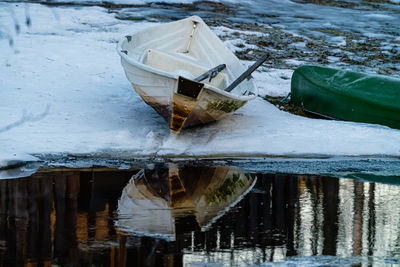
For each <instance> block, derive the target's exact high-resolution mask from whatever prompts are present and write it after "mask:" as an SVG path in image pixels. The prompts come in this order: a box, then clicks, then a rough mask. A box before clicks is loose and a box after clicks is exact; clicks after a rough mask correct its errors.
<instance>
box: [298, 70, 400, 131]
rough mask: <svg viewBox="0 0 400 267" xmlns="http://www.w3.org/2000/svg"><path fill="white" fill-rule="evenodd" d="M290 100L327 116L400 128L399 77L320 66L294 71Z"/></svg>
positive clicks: (307, 109) (312, 111)
mask: <svg viewBox="0 0 400 267" xmlns="http://www.w3.org/2000/svg"><path fill="white" fill-rule="evenodd" d="M291 102H292V103H293V104H295V105H297V106H300V107H302V108H303V109H304V110H306V111H309V112H311V113H316V114H319V115H322V116H325V117H329V118H335V119H341V120H347V121H356V122H366V123H375V124H382V125H387V126H389V127H392V128H397V129H400V80H399V79H394V78H391V77H387V76H381V75H369V74H365V73H357V72H352V71H343V70H336V69H331V68H325V67H318V66H301V67H299V68H298V69H296V70H295V72H294V73H293V76H292V84H291Z"/></svg>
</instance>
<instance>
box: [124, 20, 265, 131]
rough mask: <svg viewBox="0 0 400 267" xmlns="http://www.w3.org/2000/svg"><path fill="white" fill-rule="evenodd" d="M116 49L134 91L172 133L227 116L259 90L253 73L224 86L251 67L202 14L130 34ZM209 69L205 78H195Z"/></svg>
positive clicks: (252, 97) (253, 96)
mask: <svg viewBox="0 0 400 267" xmlns="http://www.w3.org/2000/svg"><path fill="white" fill-rule="evenodd" d="M117 51H118V53H119V55H120V56H121V64H122V66H123V68H124V70H125V74H126V76H127V78H128V80H129V82H131V84H132V86H133V88H134V89H135V91H136V92H137V93H138V94H139V95H140V96H141V97H142V98H143V100H144V101H145V102H146V103H147V104H148V105H150V106H151V107H153V108H154V109H155V110H156V111H157V112H158V113H159V114H160V115H161V116H162V117H164V119H165V120H166V121H167V122H168V123H169V125H170V130H171V132H172V133H179V132H180V131H181V129H182V128H186V127H190V126H193V125H197V124H203V123H208V122H211V121H216V120H220V119H223V118H224V117H226V116H228V115H230V114H232V113H233V112H234V111H236V110H237V109H238V108H240V107H242V106H243V105H244V104H246V103H247V101H249V100H251V99H254V98H255V97H256V95H257V94H258V91H257V87H256V86H255V83H254V80H253V79H252V78H249V79H245V80H243V82H241V83H240V84H239V85H238V86H236V87H235V88H233V90H231V91H230V92H228V91H225V90H224V89H226V88H227V87H228V86H229V85H230V84H231V83H232V82H233V81H235V80H236V79H237V78H238V77H239V76H240V75H241V74H242V73H243V72H244V71H245V70H246V68H245V67H244V66H243V65H242V64H241V63H240V61H239V59H238V58H237V57H236V56H235V55H234V54H233V53H232V52H231V51H230V50H229V49H228V48H227V47H226V46H225V45H224V44H223V42H222V41H221V40H220V39H219V38H218V37H217V36H216V35H215V34H214V33H213V32H212V31H211V30H210V28H209V27H208V26H207V25H206V24H205V23H204V21H203V20H202V19H201V18H199V17H197V16H192V17H189V18H186V19H183V20H179V21H175V22H171V23H167V24H163V25H159V26H155V27H152V28H150V29H147V30H144V31H141V32H138V33H135V34H132V35H128V36H126V37H124V38H123V39H121V40H120V41H119V42H118V45H117ZM221 66H222V68H221ZM216 67H217V68H216ZM225 67H226V68H225ZM213 68H215V69H214V70H212V71H211V72H210V70H211V69H213ZM221 69H223V70H221ZM207 72H209V74H210V75H209V76H207V75H206V76H207V77H206V79H205V80H203V81H201V83H200V82H193V81H194V80H195V77H197V78H200V76H201V75H202V74H205V73H207ZM197 81H199V80H197Z"/></svg>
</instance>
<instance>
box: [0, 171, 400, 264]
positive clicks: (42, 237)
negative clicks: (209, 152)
mask: <svg viewBox="0 0 400 267" xmlns="http://www.w3.org/2000/svg"><path fill="white" fill-rule="evenodd" d="M149 166H150V167H148V168H146V169H142V170H113V169H105V168H103V169H100V168H92V169H60V168H58V169H39V171H37V172H36V173H35V174H33V175H32V176H31V177H27V178H19V179H6V180H0V266H14V265H18V266H23V265H25V266H51V265H61V266H76V265H79V266H398V265H399V263H400V194H399V193H400V186H399V185H398V184H396V182H393V181H392V184H381V183H374V182H367V181H365V180H368V179H367V178H368V177H366V178H365V177H364V182H362V181H360V180H353V179H338V178H332V177H322V176H301V175H294V174H288V175H284V174H261V173H247V172H245V171H243V170H241V169H239V168H237V167H229V166H188V165H184V164H179V165H178V164H172V163H169V164H163V165H149ZM370 178H371V177H370ZM372 178H373V177H372ZM372 180H373V179H371V181H372ZM398 183H400V180H399V181H398Z"/></svg>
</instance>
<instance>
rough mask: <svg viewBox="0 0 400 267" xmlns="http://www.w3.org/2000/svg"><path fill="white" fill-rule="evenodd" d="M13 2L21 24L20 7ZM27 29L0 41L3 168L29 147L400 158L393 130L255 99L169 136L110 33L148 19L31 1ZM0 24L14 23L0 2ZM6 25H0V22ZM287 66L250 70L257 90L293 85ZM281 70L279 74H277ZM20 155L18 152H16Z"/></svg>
mask: <svg viewBox="0 0 400 267" xmlns="http://www.w3.org/2000/svg"><path fill="white" fill-rule="evenodd" d="M2 5H3V6H8V7H11V8H12V9H13V10H14V12H15V16H16V18H17V19H18V20H19V21H24V19H25V8H24V5H18V4H10V3H9V4H5V3H3V4H2ZM29 12H30V14H31V18H32V27H31V28H27V27H26V26H23V25H21V27H22V28H21V33H20V34H19V35H16V34H15V33H13V31H14V30H12V27H11V26H10V27H9V33H10V34H11V35H12V36H13V38H14V43H15V45H14V47H9V44H8V41H7V40H6V39H0V51H2V52H1V53H0V64H1V65H0V84H1V90H0V118H1V120H0V167H4V166H5V165H7V164H9V163H7V162H10V159H13V157H15V159H18V160H28V161H31V160H35V159H34V158H25V156H26V155H27V154H30V155H36V156H45V155H52V154H60V153H66V154H76V155H92V154H96V155H101V154H107V155H113V156H115V157H117V156H118V155H124V156H125V157H132V158H134V157H145V156H152V157H268V156H273V157H274V156H290V157H304V156H307V157H314V156H315V157H317V156H321V155H329V156H365V155H373V156H399V155H400V131H399V130H395V129H390V128H388V127H384V126H379V125H368V124H361V123H352V122H340V121H328V120H316V119H308V118H303V117H299V116H295V115H292V114H289V113H285V112H283V111H280V110H279V109H277V108H276V107H275V106H273V105H271V104H269V103H268V102H266V101H264V100H262V99H261V98H257V99H256V100H254V101H251V102H249V103H248V104H247V105H246V106H244V107H243V108H242V109H240V110H239V111H237V112H236V113H235V114H234V115H233V116H231V117H229V118H227V119H224V120H222V121H220V122H216V123H212V124H208V125H205V126H201V127H196V128H193V129H188V130H184V131H183V132H182V133H181V134H179V135H171V134H170V133H169V129H168V126H167V124H166V123H165V122H164V120H163V119H162V118H161V117H160V116H159V115H158V114H157V113H156V112H155V111H154V110H153V109H152V108H151V107H149V106H147V105H146V104H145V103H144V102H143V101H142V100H141V98H140V97H139V96H138V95H137V94H136V93H134V91H133V89H132V88H131V86H130V84H129V83H128V81H127V79H126V78H125V75H124V73H123V69H122V67H121V65H120V59H119V57H118V55H117V53H116V51H115V46H116V40H118V39H119V38H120V37H121V36H125V35H127V34H128V33H133V32H135V31H138V30H141V29H144V28H146V27H149V26H152V25H154V23H150V22H146V21H143V22H137V21H122V20H118V19H116V18H115V17H114V15H113V14H110V13H108V12H107V10H106V9H104V8H101V7H84V8H79V7H51V8H49V7H46V6H42V5H38V4H30V5H29ZM0 25H3V26H4V25H12V19H11V18H10V16H9V15H8V11H7V10H6V9H0ZM3 28H5V27H3ZM291 72H292V71H291V70H270V71H269V72H265V71H263V72H256V73H255V74H254V77H255V79H256V82H257V83H258V86H259V87H260V90H261V91H260V92H261V93H260V94H261V95H262V94H266V93H268V94H270V95H278V96H283V95H286V94H287V93H288V92H289V91H290V79H286V78H287V77H289V78H290V75H291ZM282 77H284V78H282ZM19 155H22V156H19Z"/></svg>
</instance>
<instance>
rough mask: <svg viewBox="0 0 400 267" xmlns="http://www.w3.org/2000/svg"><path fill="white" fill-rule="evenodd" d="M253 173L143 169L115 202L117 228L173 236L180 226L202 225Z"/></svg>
mask: <svg viewBox="0 0 400 267" xmlns="http://www.w3.org/2000/svg"><path fill="white" fill-rule="evenodd" d="M256 180H257V178H256V177H255V175H250V174H248V173H244V172H243V171H241V170H240V169H238V168H235V167H226V166H219V167H215V168H203V169H195V170H194V169H193V168H178V167H177V165H175V164H170V165H169V168H154V169H152V170H149V169H147V170H145V169H143V170H141V171H139V172H138V173H137V174H136V175H134V176H133V177H132V179H131V180H130V181H129V183H128V185H127V186H126V187H125V188H124V190H123V192H122V196H121V199H120V201H119V204H118V215H119V216H118V217H119V219H118V220H117V222H116V225H117V226H118V228H119V229H121V230H124V231H128V232H133V233H136V234H143V235H148V236H157V237H160V238H165V239H167V240H175V235H176V234H177V232H178V234H179V232H180V231H185V232H188V231H190V230H192V231H195V230H199V229H203V230H204V229H206V228H208V226H209V225H210V224H211V223H212V222H213V221H215V220H216V219H217V218H218V217H220V216H222V215H223V214H224V212H225V211H227V210H228V209H229V208H230V207H232V206H234V205H235V204H236V203H237V202H238V201H239V200H240V199H242V198H243V196H244V195H245V194H246V193H248V192H249V191H250V190H251V188H252V187H253V186H254V184H255V182H256Z"/></svg>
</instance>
